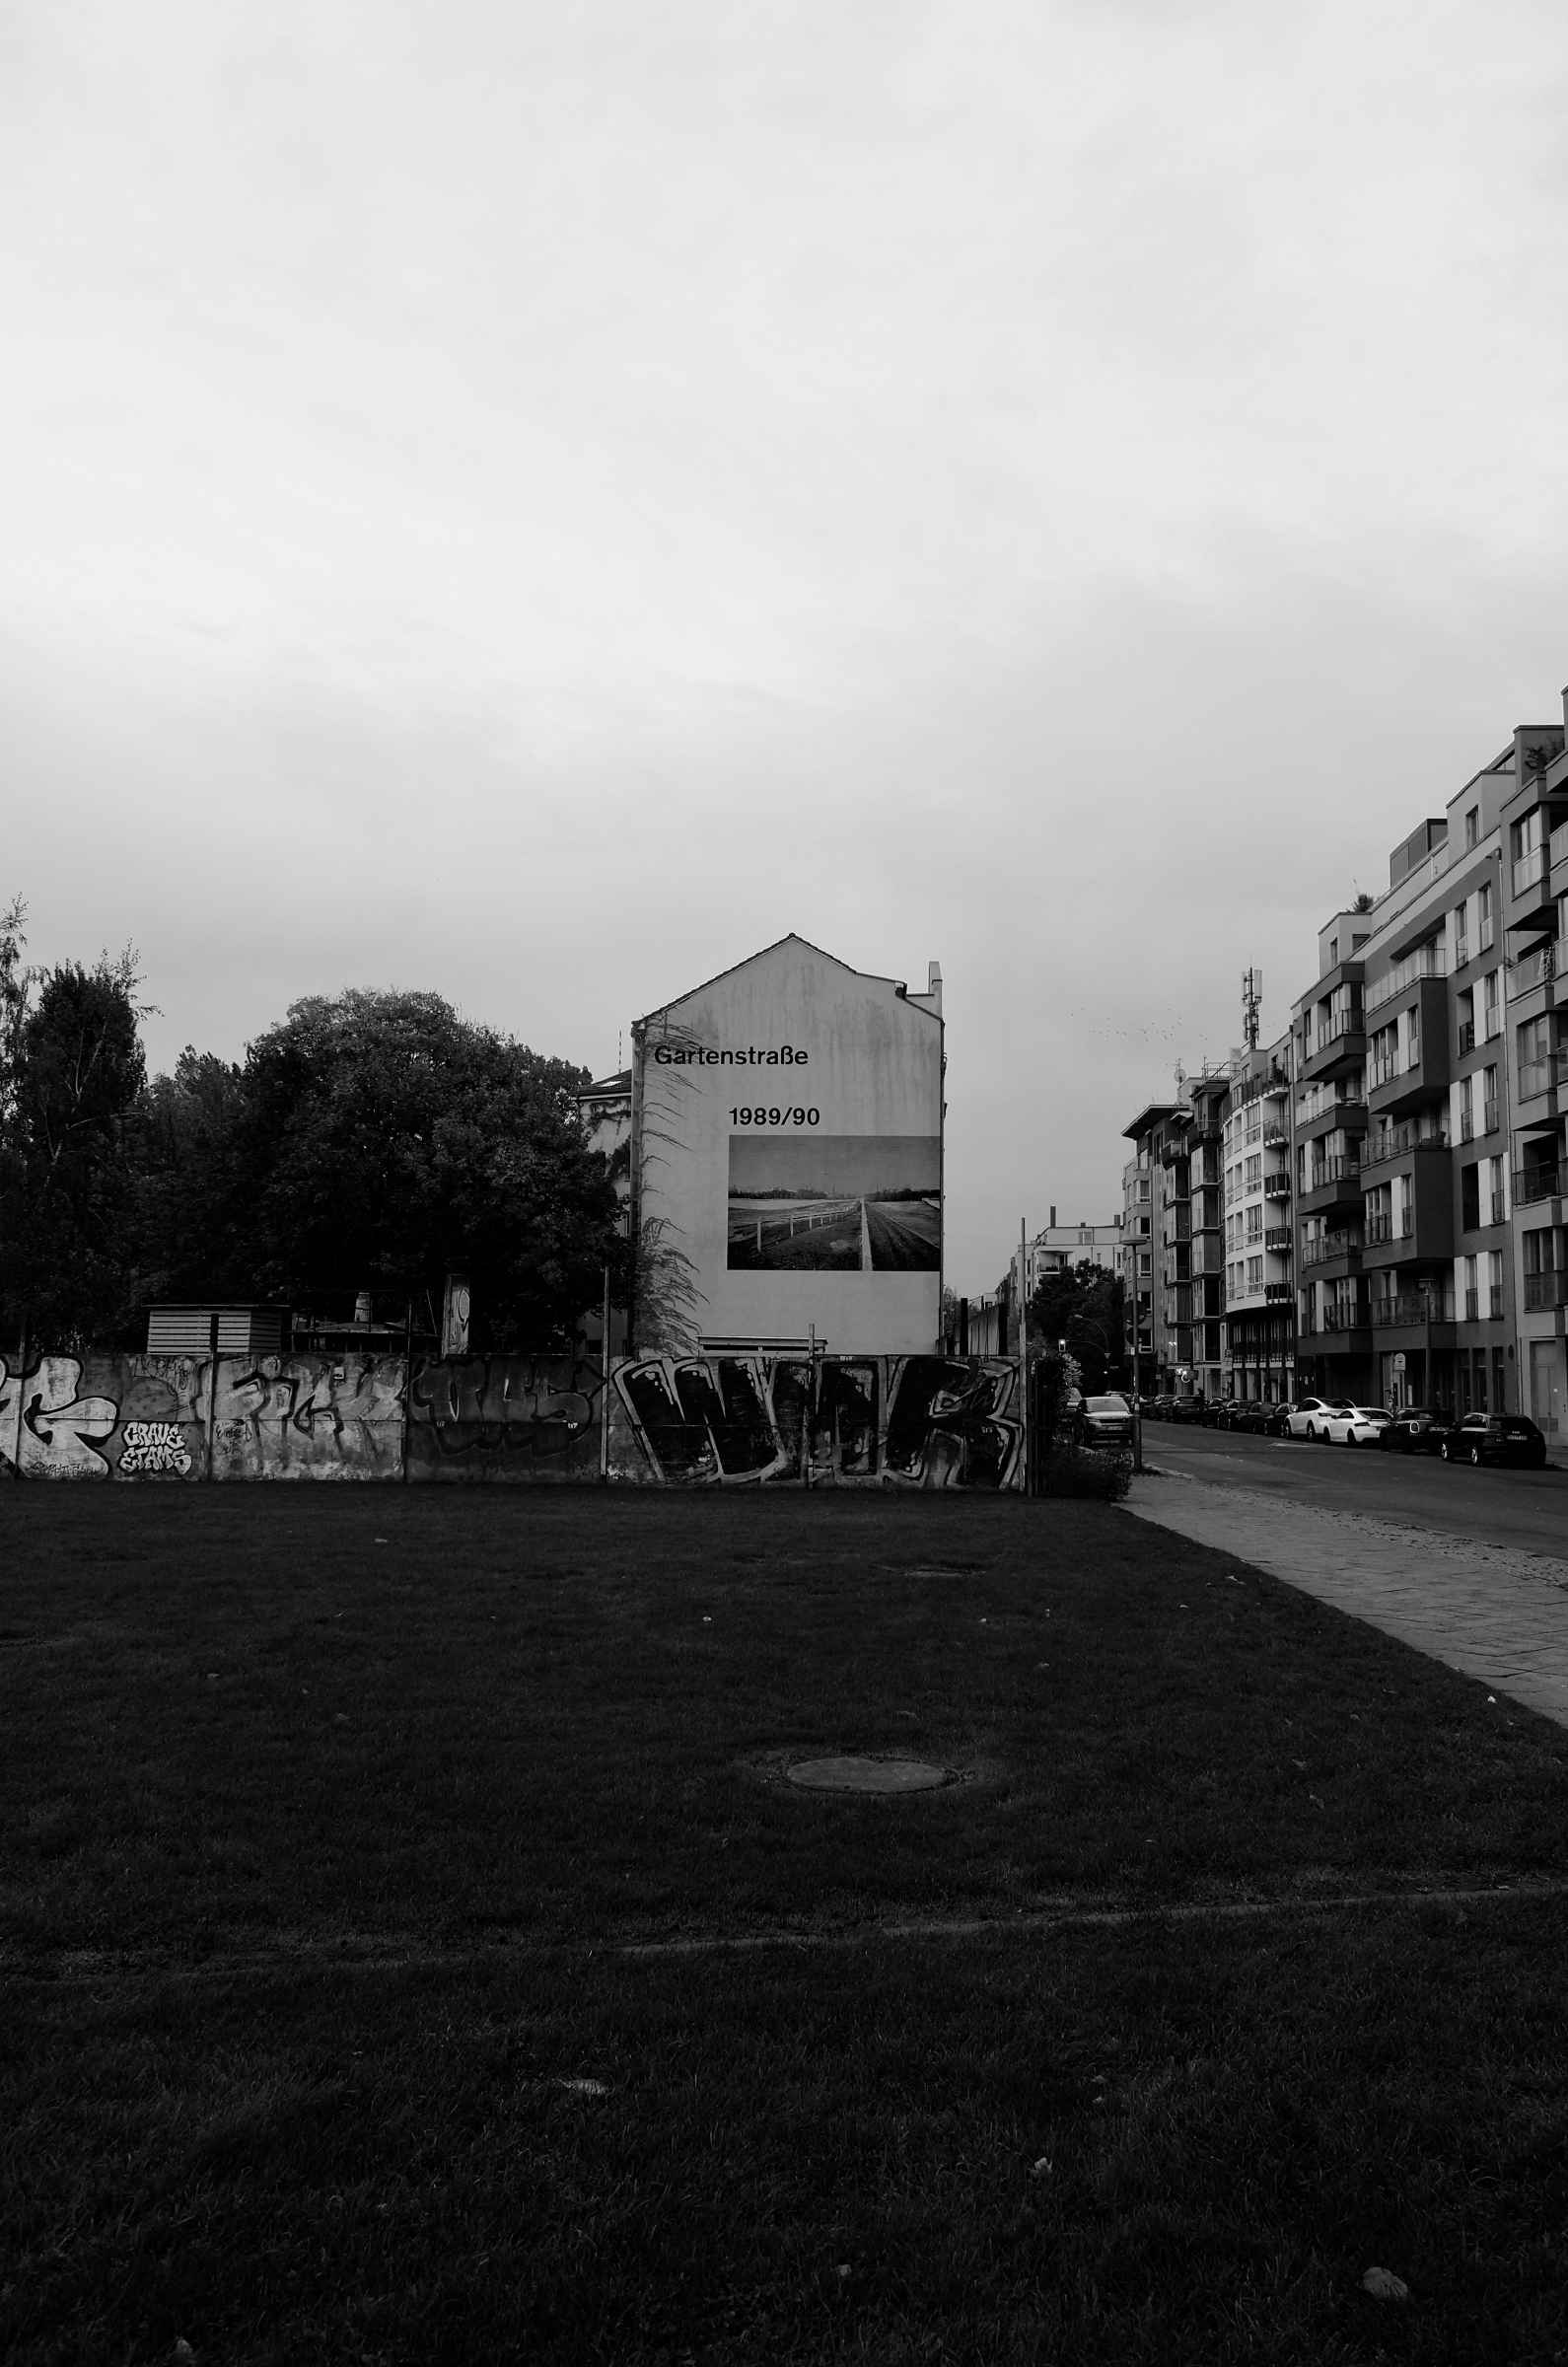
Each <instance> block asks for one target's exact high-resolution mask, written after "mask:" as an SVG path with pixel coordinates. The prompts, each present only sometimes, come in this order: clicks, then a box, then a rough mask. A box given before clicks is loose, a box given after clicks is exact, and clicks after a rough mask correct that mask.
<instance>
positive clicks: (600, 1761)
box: [0, 1487, 1568, 2367]
mask: <svg viewBox="0 0 1568 2367" xmlns="http://www.w3.org/2000/svg"><path fill="white" fill-rule="evenodd" d="M0 1570H3V1572H4V1579H3V1585H4V1593H3V1597H0V1759H3V1765H0V1781H3V1794H0V1797H3V1827H0V1830H3V1847H0V1946H3V1956H0V1983H3V1989H4V1994H5V1999H6V2012H5V2014H4V2015H3V2016H0V2064H3V2083H4V2084H3V2089H0V2175H3V2181H4V2184H3V2190H0V2211H3V2225H0V2356H3V2357H5V2359H6V2360H7V2361H8V2363H9V2362H17V2363H19V2367H42V2363H43V2362H45V2361H47V2362H49V2363H50V2367H54V2363H55V2362H64V2361H73V2362H75V2361H80V2362H83V2363H84V2367H86V2363H87V2362H92V2363H93V2367H97V2363H98V2362H127V2363H129V2362H138V2363H139V2362H142V2361H149V2362H150V2361H155V2360H158V2361H161V2360H166V2359H170V2358H172V2357H174V2356H176V2355H180V2356H183V2355H184V2354H183V2353H179V2354H177V2353H176V2349H175V2346H176V2344H177V2342H178V2341H180V2340H183V2341H184V2342H186V2343H188V2344H189V2345H190V2347H191V2349H192V2350H193V2351H194V2353H195V2356H196V2359H197V2360H198V2361H218V2360H222V2361H225V2362H235V2363H244V2367H250V2363H252V2362H254V2363H260V2362H269V2363H276V2367H283V2363H284V2362H288V2363H289V2367H293V2363H294V2362H297V2361H300V2360H303V2359H310V2360H321V2361H328V2362H335V2361H339V2360H341V2361H353V2362H389V2363H392V2362H396V2363H397V2367H402V2363H403V2362H410V2363H411V2362H415V2361H418V2362H453V2363H458V2362H464V2361H467V2360H470V2359H482V2360H486V2361H493V2360H510V2359H514V2358H516V2359H521V2358H529V2359H551V2360H553V2359H560V2360H579V2359H581V2360H596V2361H605V2362H620V2361H627V2362H636V2363H639V2367H640V2363H642V2362H654V2361H660V2362H663V2363H664V2367H677V2362H689V2363H693V2367H694V2363H697V2362H702V2363H704V2367H720V2363H723V2367H732V2363H733V2367H741V2362H748V2363H751V2362H760V2363H764V2367H770V2363H772V2362H780V2363H782V2367H794V2363H800V2367H805V2363H806V2362H818V2361H827V2360H833V2361H838V2360H842V2361H846V2362H847V2361H857V2362H869V2361H878V2362H882V2361H886V2362H890V2363H891V2362H894V2361H898V2362H901V2361H905V2360H910V2361H948V2360H951V2361H954V2362H962V2363H963V2367H968V2362H971V2361H999V2362H1000V2361H1015V2360H1017V2361H1024V2360H1035V2359H1038V2360H1056V2359H1061V2360H1064V2361H1067V2360H1071V2361H1074V2362H1079V2361H1105V2362H1123V2361H1125V2362H1145V2361H1147V2362H1150V2363H1151V2367H1154V2363H1156V2362H1159V2363H1161V2367H1164V2363H1166V2362H1173V2361H1186V2360H1192V2361H1200V2360H1201V2361H1204V2362H1229V2361H1242V2360H1266V2361H1269V2362H1280V2363H1292V2362H1299V2363H1300V2367H1309V2363H1311V2367H1319V2362H1328V2363H1330V2367H1333V2363H1335V2362H1349V2361H1362V2360H1366V2361H1372V2360H1377V2359H1388V2360H1401V2361H1402V2360H1412V2361H1422V2362H1428V2361H1430V2362H1436V2361H1446V2362H1447V2361H1452V2362H1454V2363H1455V2367H1461V2363H1462V2367H1471V2363H1473V2362H1491V2361H1498V2362H1503V2361H1509V2362H1513V2361H1519V2362H1531V2363H1533V2362H1536V2361H1548V2360H1554V2359H1555V2360H1563V2359H1568V2331H1565V2326H1564V2306H1563V2299H1562V2296H1563V2292H1564V2289H1565V2284H1568V2275H1565V2266H1568V2060H1565V2049H1564V2045H1563V2039H1562V2033H1563V2031H1564V2029H1565V2028H1568V1970H1565V1966H1568V1954H1565V1949H1564V1938H1565V1922H1568V1913H1565V1908H1568V1901H1565V1899H1564V1898H1563V1897H1562V1896H1559V1895H1558V1893H1557V1890H1556V1889H1555V1888H1554V1887H1553V1886H1557V1885H1568V1864H1565V1858H1568V1844H1565V1834H1568V1736H1565V1735H1564V1734H1563V1733H1561V1732H1560V1731H1559V1730H1558V1729H1557V1728H1555V1727H1553V1726H1550V1725H1548V1724H1547V1723H1545V1722H1544V1721H1542V1720H1539V1719H1535V1718H1533V1717H1532V1716H1530V1715H1529V1714H1528V1713H1526V1712H1524V1711H1522V1710H1519V1709H1516V1708H1514V1707H1512V1706H1511V1705H1510V1704H1508V1703H1507V1702H1499V1703H1498V1704H1496V1705H1488V1704H1487V1701H1486V1696H1485V1691H1484V1688H1482V1687H1480V1686H1474V1685H1471V1684H1469V1683H1467V1682H1466V1681H1464V1680H1462V1679H1461V1678H1458V1677H1456V1676H1454V1675H1452V1674H1451V1673H1450V1672H1448V1671H1446V1670H1443V1669H1440V1668H1438V1667H1436V1666H1435V1665H1434V1664H1431V1663H1428V1662H1425V1661H1423V1660H1421V1659H1419V1658H1417V1657H1416V1656H1414V1655H1412V1654H1410V1653H1408V1652H1406V1651H1404V1650H1403V1649H1402V1648H1401V1647H1399V1646H1397V1645H1395V1644H1393V1643H1392V1642H1390V1641H1389V1640H1388V1639H1386V1638H1383V1637H1381V1636H1379V1635H1377V1634H1376V1633H1374V1632H1373V1631H1371V1630H1369V1629H1366V1628H1362V1627H1359V1626H1357V1625H1355V1624H1354V1623H1352V1622H1348V1621H1344V1620H1341V1619H1339V1618H1337V1617H1336V1616H1335V1615H1334V1614H1332V1613H1330V1612H1328V1611H1327V1610H1326V1609H1324V1608H1323V1607H1321V1606H1319V1605H1318V1604H1317V1603H1315V1602H1312V1601H1310V1600H1308V1599H1306V1598H1304V1597H1301V1596H1297V1595H1294V1594H1292V1593H1291V1592H1290V1591H1289V1590H1288V1589H1286V1588H1284V1587H1282V1586H1279V1585H1276V1584H1275V1583H1273V1582H1272V1581H1270V1580H1268V1579H1266V1578H1263V1577H1261V1576H1259V1575H1257V1574H1255V1573H1251V1572H1248V1571H1247V1570H1246V1569H1245V1568H1243V1567H1241V1566H1240V1565H1237V1564H1234V1563H1231V1562H1228V1561H1227V1560H1225V1559H1224V1558H1222V1557H1219V1556H1216V1555H1214V1554H1211V1553H1208V1552H1206V1551H1204V1550H1203V1549H1202V1548H1200V1547H1198V1546H1195V1545H1189V1544H1187V1543H1185V1542H1183V1541H1181V1540H1178V1539H1176V1538H1174V1537H1167V1536H1165V1535H1163V1534H1161V1533H1158V1532H1154V1531H1151V1530H1149V1529H1148V1528H1146V1527H1144V1526H1143V1525H1141V1524H1139V1523H1137V1522H1135V1521H1133V1520H1132V1519H1131V1518H1129V1517H1127V1516H1125V1515H1123V1514H1121V1513H1119V1512H1116V1511H1113V1510H1110V1509H1107V1508H1105V1507H1101V1506H1094V1505H1078V1504H1071V1503H1057V1502H1052V1503H1035V1504H1030V1503H1020V1502H1015V1501H1013V1500H1010V1499H1000V1500H989V1501H986V1500H978V1499H976V1500H964V1499H960V1498H951V1499H950V1498H940V1497H932V1496H910V1497H902V1496H899V1497H891V1496H886V1495H875V1496H874V1495H849V1494H841V1495H833V1494H818V1495H811V1496H802V1495H799V1494H789V1495H785V1494H779V1495H775V1496H769V1495H766V1494H763V1493H761V1492H760V1491H751V1492H748V1493H740V1494H737V1493H723V1494H720V1493H707V1494H701V1495H695V1496H674V1495H657V1494H621V1493H613V1494H610V1495H608V1496H601V1495H597V1494H592V1493H585V1494H576V1493H572V1492H569V1491H538V1492H529V1491H524V1490H522V1489H517V1490H502V1489H496V1490H493V1491H485V1490H482V1489H473V1490H463V1491H459V1490H442V1491H439V1493H438V1492H437V1491H433V1490H432V1491H428V1492H426V1491H422V1490H419V1489H417V1488H414V1489H392V1488H369V1487H367V1488H364V1489H352V1488H344V1489H333V1490H325V1489H319V1488H310V1487H301V1488H298V1489H289V1488H276V1489H265V1488H259V1487H258V1488H256V1489H254V1490H243V1489H240V1488H230V1489H200V1488H189V1489H166V1490H159V1491H157V1492H153V1491H146V1492H144V1491H141V1490H131V1489H113V1490H110V1489H107V1488H105V1489H89V1488H80V1489H75V1490H70V1489H50V1488H44V1487H33V1488H24V1487H13V1488H11V1489H9V1490H6V1491H4V1492H3V1493H0ZM856 1750H859V1751H868V1752H873V1753H885V1754H892V1753H900V1754H915V1755H918V1756H920V1757H926V1758H930V1759H933V1760H936V1761H937V1762H939V1763H941V1764H943V1765H945V1766H948V1767H951V1768H953V1769H955V1770H956V1771H958V1773H959V1776H960V1778H961V1779H960V1780H958V1781H955V1782H954V1783H952V1784H951V1785H950V1786H948V1787H947V1788H945V1789H942V1790H939V1791H932V1792H926V1793H922V1794H917V1795H913V1796H909V1797H902V1798H890V1799H879V1798H870V1799H868V1798H853V1797H835V1796H831V1795H821V1794H813V1793H807V1792H802V1791H799V1790H797V1789H796V1788H794V1787H792V1786H790V1785H788V1784H787V1783H785V1782H784V1781H783V1780H782V1771H783V1768H784V1766H785V1765H786V1764H787V1763H788V1762H789V1761H790V1760H791V1759H793V1758H796V1757H812V1756H818V1755H820V1754H825V1753H832V1752H840V1751H856ZM1509 1885H1512V1886H1514V1888H1513V1891H1512V1893H1511V1894H1509V1893H1507V1892H1506V1891H1505V1888H1504V1886H1509ZM1428 1893H1431V1894H1436V1896H1433V1897H1425V1896H1421V1895H1422V1894H1428ZM1373 2266H1379V2267H1384V2268H1387V2269H1390V2270H1391V2271H1393V2272H1394V2273H1395V2274H1397V2275H1398V2276H1399V2277H1400V2278H1401V2279H1403V2280H1404V2282H1405V2284H1406V2285H1407V2286H1408V2288H1409V2292H1408V2298H1407V2299H1405V2300H1404V2301H1387V2300H1377V2299H1374V2298H1372V2297H1371V2296H1370V2295H1369V2294H1368V2293H1367V2292H1366V2291H1364V2289H1363V2287H1362V2278H1363V2275H1364V2273H1365V2271H1366V2270H1367V2269H1368V2268H1370V2267H1373Z"/></svg>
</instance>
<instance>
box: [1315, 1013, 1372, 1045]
mask: <svg viewBox="0 0 1568 2367" xmlns="http://www.w3.org/2000/svg"><path fill="white" fill-rule="evenodd" d="M1365 1032H1366V1021H1365V1018H1364V1016H1363V1014H1362V1013H1361V1012H1360V1011H1341V1012H1340V1013H1339V1015H1338V1017H1337V1018H1335V1019H1331V1020H1330V1021H1329V1022H1328V1025H1327V1026H1326V1027H1325V1028H1319V1031H1318V1049H1319V1051H1320V1052H1326V1051H1327V1049H1328V1047H1329V1045H1330V1044H1331V1043H1338V1042H1340V1041H1341V1040H1342V1039H1343V1038H1344V1037H1346V1036H1360V1035H1363V1034H1365Z"/></svg>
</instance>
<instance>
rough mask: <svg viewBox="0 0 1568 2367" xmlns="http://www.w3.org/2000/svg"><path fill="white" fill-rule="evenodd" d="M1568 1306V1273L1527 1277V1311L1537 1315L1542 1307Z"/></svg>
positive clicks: (1528, 1275) (1530, 1275) (1529, 1275)
mask: <svg viewBox="0 0 1568 2367" xmlns="http://www.w3.org/2000/svg"><path fill="white" fill-rule="evenodd" d="M1564 1306H1568V1273H1562V1272H1557V1273H1549V1274H1527V1275H1526V1276H1525V1310H1526V1313H1527V1314H1536V1313H1538V1312H1539V1310H1540V1309H1541V1308H1542V1307H1564Z"/></svg>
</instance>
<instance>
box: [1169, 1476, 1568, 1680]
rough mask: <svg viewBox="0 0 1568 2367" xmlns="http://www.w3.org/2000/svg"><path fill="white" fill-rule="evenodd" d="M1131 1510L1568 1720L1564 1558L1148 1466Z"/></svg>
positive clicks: (1567, 1567) (1567, 1585) (1567, 1581)
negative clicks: (1211, 1483) (1208, 1482)
mask: <svg viewBox="0 0 1568 2367" xmlns="http://www.w3.org/2000/svg"><path fill="white" fill-rule="evenodd" d="M1127 1510H1128V1511H1129V1512H1132V1513H1136V1515H1137V1516H1138V1518H1139V1519H1140V1520H1143V1521H1150V1522H1153V1523H1154V1524H1155V1525H1156V1526H1157V1527H1159V1528H1162V1529H1174V1530H1175V1531H1176V1533H1177V1534H1178V1535H1179V1536H1181V1537H1189V1538H1191V1539H1193V1540H1194V1542H1196V1543H1198V1544H1202V1545H1213V1546H1215V1547H1216V1548H1217V1549H1218V1550H1219V1551H1220V1552H1222V1553H1234V1554H1235V1555H1236V1558H1237V1559H1238V1561H1249V1562H1250V1563H1251V1564H1252V1565H1253V1567H1254V1568H1255V1569H1259V1570H1267V1571H1268V1572H1269V1573H1270V1574H1271V1575H1272V1576H1273V1577H1275V1578H1283V1579H1284V1580H1285V1581H1286V1582H1287V1584H1289V1585H1291V1586H1299V1587H1300V1588H1301V1589H1302V1590H1303V1592H1304V1593H1306V1594H1309V1595H1316V1596H1317V1597H1318V1599H1319V1602H1322V1603H1331V1604H1332V1605H1333V1607H1334V1609H1335V1610H1336V1611H1343V1612H1348V1613H1349V1614H1350V1616H1351V1617H1352V1618H1356V1619H1365V1620H1366V1621H1367V1623H1368V1625H1369V1626H1372V1627H1381V1628H1382V1629H1383V1631H1384V1633H1385V1634H1386V1635H1395V1636H1397V1637H1398V1638H1399V1640H1400V1642H1401V1643H1406V1644H1413V1645H1414V1647H1415V1649H1416V1650H1417V1651H1418V1652H1425V1653H1427V1654H1429V1655H1430V1657H1431V1658H1432V1659H1433V1660H1441V1661H1443V1662H1444V1663H1445V1664H1446V1665H1447V1666H1448V1667H1449V1668H1451V1669H1459V1670H1460V1671H1461V1673H1462V1674H1463V1675H1464V1676H1466V1677H1475V1678H1478V1679H1479V1680H1480V1682H1481V1683H1482V1684H1483V1685H1485V1686H1487V1688H1488V1690H1489V1691H1491V1692H1495V1693H1506V1694H1508V1695H1509V1696H1510V1698H1511V1699H1513V1700H1515V1701H1519V1702H1522V1703H1523V1704H1524V1706H1525V1707H1526V1708H1527V1709H1534V1710H1539V1711H1540V1713H1541V1715H1542V1716H1543V1717H1548V1718H1553V1719H1555V1720H1556V1722H1557V1724H1558V1725H1559V1726H1568V1562H1563V1561H1556V1560H1551V1559H1548V1558H1547V1556H1546V1555H1544V1554H1540V1553H1520V1552H1514V1551H1509V1550H1507V1549H1505V1548H1503V1547H1501V1546H1497V1545H1482V1544H1477V1543H1476V1542H1474V1541H1473V1540H1472V1539H1470V1538H1463V1537H1451V1536H1448V1535H1445V1534H1441V1533H1437V1532H1434V1531H1432V1530H1429V1529H1414V1528H1407V1527H1403V1526H1401V1525H1400V1524H1399V1523H1398V1522H1395V1521H1380V1520H1373V1519H1371V1518H1369V1517H1366V1516H1364V1515H1362V1514H1359V1513H1350V1512H1325V1511H1321V1510H1319V1509H1318V1508H1316V1507H1311V1506H1308V1505H1304V1504H1293V1503H1282V1502H1281V1500H1280V1498H1279V1497H1278V1496H1274V1495H1262V1494H1259V1493H1258V1492H1257V1491H1256V1490H1255V1489H1250V1488H1240V1487H1210V1486H1207V1485H1205V1484H1204V1483H1203V1482H1201V1481H1199V1480H1193V1479H1187V1478H1185V1477H1180V1478H1177V1477H1176V1476H1175V1475H1158V1476H1157V1475H1156V1474H1154V1473H1152V1472H1151V1473H1146V1474H1145V1475H1144V1476H1142V1477H1141V1478H1135V1479H1134V1480H1133V1482H1132V1491H1131V1494H1130V1495H1129V1496H1128V1498H1127Z"/></svg>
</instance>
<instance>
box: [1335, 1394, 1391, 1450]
mask: <svg viewBox="0 0 1568 2367" xmlns="http://www.w3.org/2000/svg"><path fill="white" fill-rule="evenodd" d="M1392 1420H1393V1416H1392V1414H1391V1413H1390V1411H1389V1409H1388V1407H1387V1406H1386V1405H1351V1404H1344V1405H1335V1406H1334V1407H1333V1408H1332V1409H1331V1410H1330V1412H1329V1415H1328V1419H1327V1425H1326V1426H1327V1431H1328V1437H1329V1441H1330V1443H1331V1444H1332V1445H1333V1446H1336V1447H1375V1446H1377V1445H1378V1443H1379V1441H1380V1440H1381V1438H1382V1436H1383V1433H1384V1431H1385V1430H1387V1429H1388V1427H1389V1425H1390V1422H1391V1421H1392Z"/></svg>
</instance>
